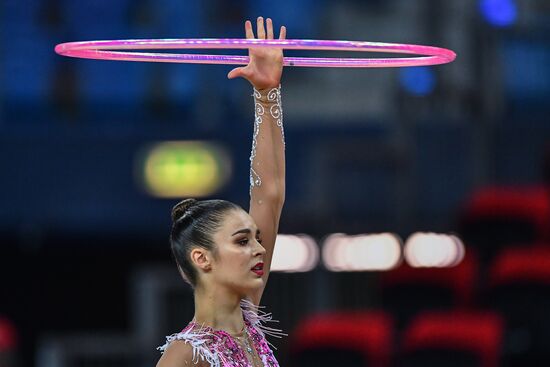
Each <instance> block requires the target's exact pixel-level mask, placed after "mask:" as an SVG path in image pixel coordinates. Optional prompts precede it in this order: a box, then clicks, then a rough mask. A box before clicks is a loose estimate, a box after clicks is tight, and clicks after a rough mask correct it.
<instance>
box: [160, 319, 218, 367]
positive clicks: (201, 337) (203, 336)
mask: <svg viewBox="0 0 550 367" xmlns="http://www.w3.org/2000/svg"><path fill="white" fill-rule="evenodd" d="M210 336H212V334H210V333H208V332H206V331H203V330H197V331H194V330H193V328H189V329H184V330H182V331H181V332H179V333H175V334H172V335H169V336H167V337H166V343H165V344H164V345H162V346H160V347H158V348H157V350H159V351H160V352H161V353H164V352H165V351H166V348H168V346H169V345H170V343H172V342H173V341H174V340H183V341H185V343H188V344H190V345H191V346H192V347H193V362H194V363H195V364H197V363H199V361H201V360H202V361H206V362H207V363H209V364H210V366H211V367H221V363H220V359H219V357H218V354H217V353H215V352H213V351H212V350H210V348H209V347H208V345H207V342H208V340H209V339H210Z"/></svg>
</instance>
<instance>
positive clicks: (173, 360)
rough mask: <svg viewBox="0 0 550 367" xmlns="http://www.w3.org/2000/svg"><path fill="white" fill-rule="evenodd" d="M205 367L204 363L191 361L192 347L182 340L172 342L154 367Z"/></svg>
mask: <svg viewBox="0 0 550 367" xmlns="http://www.w3.org/2000/svg"><path fill="white" fill-rule="evenodd" d="M184 366H193V367H206V366H207V365H205V364H204V361H199V362H198V363H197V361H193V347H192V346H191V345H190V344H188V343H186V342H185V341H183V340H174V341H173V342H171V343H170V345H169V346H168V348H166V350H165V351H164V353H163V354H162V357H161V358H160V359H159V361H158V363H157V366H156V367H184Z"/></svg>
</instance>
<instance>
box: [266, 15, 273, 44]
mask: <svg viewBox="0 0 550 367" xmlns="http://www.w3.org/2000/svg"><path fill="white" fill-rule="evenodd" d="M266 25H267V39H268V40H272V39H273V21H272V20H271V18H267V19H266Z"/></svg>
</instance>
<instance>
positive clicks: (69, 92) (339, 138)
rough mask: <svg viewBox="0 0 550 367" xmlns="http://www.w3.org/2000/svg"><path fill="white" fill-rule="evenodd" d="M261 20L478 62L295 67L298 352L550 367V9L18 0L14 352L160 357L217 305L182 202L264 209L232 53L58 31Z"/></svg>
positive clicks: (290, 75) (226, 26)
mask: <svg viewBox="0 0 550 367" xmlns="http://www.w3.org/2000/svg"><path fill="white" fill-rule="evenodd" d="M259 15H262V16H264V17H271V18H273V19H274V23H275V26H276V27H277V28H278V27H279V26H280V25H282V24H284V25H286V26H287V28H288V38H304V39H340V40H359V41H362V40H363V41H380V42H396V43H416V44H428V45H434V46H441V47H446V48H450V49H453V50H454V51H456V52H457V54H458V58H457V60H456V61H455V62H454V63H452V64H450V65H444V66H438V67H426V68H411V69H373V70H352V69H334V70H328V69H311V68H310V69H305V68H304V69H300V68H286V69H285V72H284V76H283V107H284V111H285V115H284V119H285V128H286V139H287V140H286V142H287V150H286V153H287V195H286V205H285V208H284V212H283V218H282V223H281V227H280V232H281V233H282V234H286V235H287V236H281V237H280V241H279V242H280V245H278V250H277V251H278V253H277V254H276V259H275V260H276V261H277V262H278V263H277V266H278V268H279V269H280V271H277V272H274V273H273V274H272V275H271V277H270V280H269V285H268V287H267V291H266V293H265V295H264V298H263V300H262V303H263V304H264V305H266V306H267V310H268V311H272V312H273V314H274V318H275V319H279V320H281V322H280V326H281V327H282V328H283V329H284V330H285V331H287V332H288V333H289V334H290V337H289V338H286V339H283V340H275V341H273V343H274V344H275V345H276V346H277V348H278V350H277V351H275V353H276V356H277V358H278V359H279V362H280V363H281V365H282V366H294V367H296V366H300V367H305V366H329V365H330V366H334V365H336V364H340V365H346V366H422V367H426V366H443V365H444V366H446V367H452V366H480V367H493V366H494V367H496V366H548V365H550V313H549V312H548V310H550V292H549V291H550V238H549V230H550V196H549V195H548V188H549V187H550V121H549V118H548V116H549V113H550V98H549V97H550V1H548V0H447V1H434V0H386V1H380V0H364V1H360V0H339V1H336V0H317V1H313V0H278V1H266V0H234V1H221V0H156V1H152V0H133V1H130V0H81V1H71V0H42V1H39V0H3V1H2V2H1V3H0V16H1V18H2V20H1V23H0V24H1V26H0V36H1V37H2V42H1V44H0V47H1V54H2V57H1V59H0V60H1V61H0V70H1V71H0V77H1V79H0V88H1V89H0V169H1V172H2V174H1V183H0V365H1V366H7V367H13V366H17V367H21V366H36V367H50V366H59V367H84V366H87V367H90V366H94V367H110V366H152V365H154V364H155V363H156V361H157V360H158V358H159V352H157V351H156V350H155V348H156V347H157V346H159V345H161V344H163V343H164V336H165V335H168V334H171V333H173V332H177V331H179V330H181V328H182V327H183V326H185V325H186V324H187V322H188V321H189V320H190V318H191V317H192V314H193V301H192V293H191V292H190V290H189V289H187V288H186V287H185V285H184V283H183V281H181V280H180V279H179V275H178V272H177V270H176V267H175V266H174V264H173V262H172V259H171V255H170V250H169V245H168V233H169V226H170V216H169V213H170V208H171V207H172V206H173V205H174V204H175V203H176V202H177V201H178V199H180V198H182V197H186V196H195V197H221V198H226V199H228V200H232V201H235V202H237V203H239V204H240V205H242V206H243V207H245V208H247V207H248V168H249V161H248V157H249V152H250V145H251V135H252V121H253V113H254V111H253V106H252V97H251V88H250V86H249V85H248V83H247V82H246V81H244V80H232V81H230V80H227V79H226V74H227V72H229V70H230V69H231V67H230V66H205V65H202V66H201V65H169V64H166V65H165V64H162V65H161V64H146V63H125V62H110V61H95V60H80V59H69V58H64V57H61V56H58V55H56V54H55V53H54V51H53V49H54V46H55V45H56V44H57V43H61V42H68V41H77V40H96V39H124V38H229V37H239V38H240V37H243V22H244V20H246V19H252V18H255V17H257V16H259ZM286 54H287V55H293V54H294V55H298V54H300V55H303V53H298V52H294V53H286ZM346 56H348V55H346ZM459 239H460V240H459ZM275 260H274V261H275Z"/></svg>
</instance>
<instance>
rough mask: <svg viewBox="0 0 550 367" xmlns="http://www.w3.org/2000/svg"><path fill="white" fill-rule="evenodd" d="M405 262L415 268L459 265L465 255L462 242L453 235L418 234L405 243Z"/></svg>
mask: <svg viewBox="0 0 550 367" xmlns="http://www.w3.org/2000/svg"><path fill="white" fill-rule="evenodd" d="M404 253H405V260H406V261H407V263H408V264H409V265H410V266H412V267H415V268H420V267H434V268H445V267H452V266H455V265H458V264H459V263H460V262H461V261H462V259H463V258H464V255H465V248H464V244H463V243H462V241H461V240H460V239H459V238H458V237H456V236H451V235H444V234H437V233H422V232H417V233H414V234H412V235H411V236H409V238H408V239H407V242H406V243H405V249H404Z"/></svg>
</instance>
